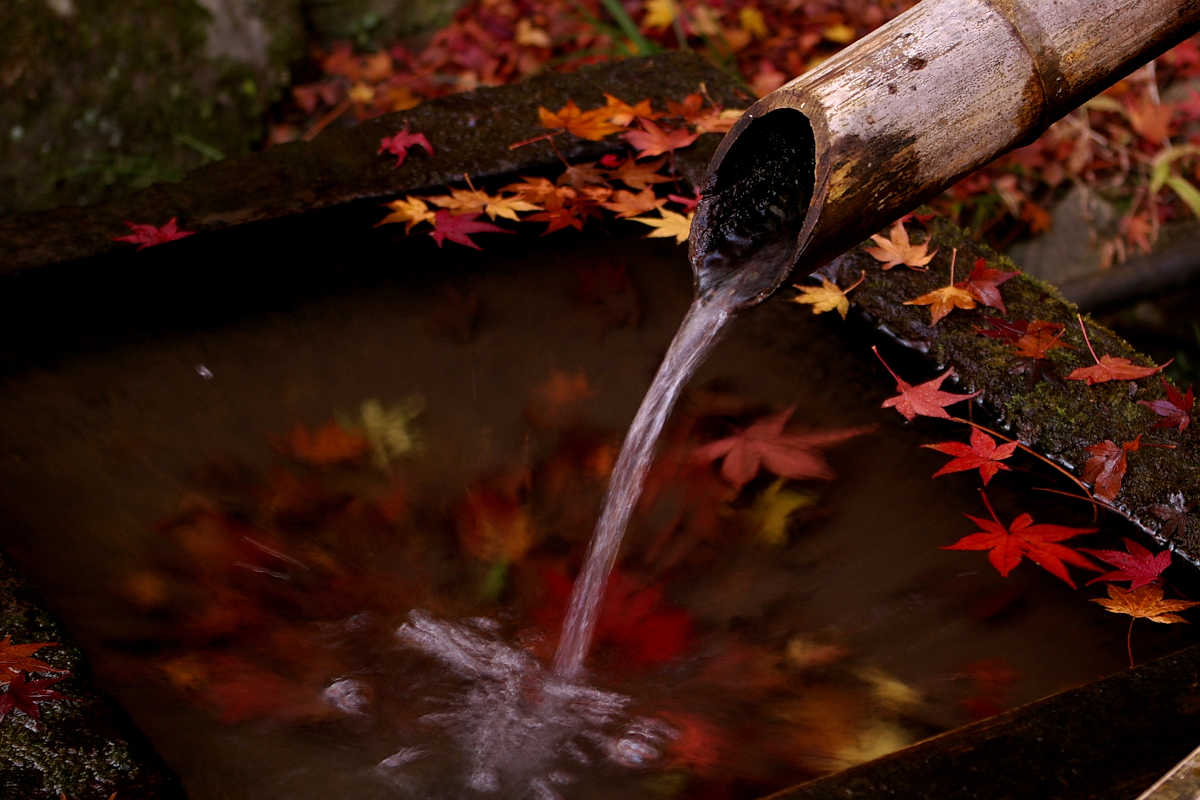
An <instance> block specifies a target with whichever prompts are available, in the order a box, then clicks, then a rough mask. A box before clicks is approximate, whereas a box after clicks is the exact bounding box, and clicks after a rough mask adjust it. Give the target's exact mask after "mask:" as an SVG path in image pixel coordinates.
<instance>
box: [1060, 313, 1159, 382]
mask: <svg viewBox="0 0 1200 800" xmlns="http://www.w3.org/2000/svg"><path fill="white" fill-rule="evenodd" d="M1079 327H1080V329H1082V330H1083V341H1084V342H1086V343H1087V347H1088V351H1089V352H1090V353H1091V354H1092V358H1094V359H1096V366H1094V367H1079V368H1078V369H1076V370H1075V371H1074V372H1072V373H1071V374H1070V375H1068V376H1067V380H1069V381H1086V382H1087V385H1088V386H1091V385H1093V384H1097V383H1104V382H1106V381H1133V380H1137V379H1138V378H1145V377H1147V376H1149V375H1153V374H1154V373H1156V372H1162V371H1163V370H1164V369H1166V368H1167V364H1170V363H1171V362H1170V361H1168V362H1167V363H1166V364H1163V365H1162V366H1161V367H1139V366H1137V365H1136V364H1134V363H1133V362H1131V361H1130V360H1129V359H1127V358H1115V357H1113V356H1110V355H1107V354H1106V355H1103V356H1100V357H1098V358H1097V356H1096V351H1095V350H1093V349H1092V340H1091V339H1089V338H1088V333H1087V328H1085V327H1084V326H1083V317H1082V316H1080V317H1079ZM1173 360H1174V359H1172V361H1173Z"/></svg>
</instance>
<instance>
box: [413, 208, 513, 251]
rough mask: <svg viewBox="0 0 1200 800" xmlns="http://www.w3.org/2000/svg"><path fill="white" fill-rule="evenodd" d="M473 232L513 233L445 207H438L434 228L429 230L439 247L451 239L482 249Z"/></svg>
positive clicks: (456, 242)
mask: <svg viewBox="0 0 1200 800" xmlns="http://www.w3.org/2000/svg"><path fill="white" fill-rule="evenodd" d="M472 233H512V231H507V230H505V229H504V228H501V227H500V226H499V225H493V224H492V223H490V222H484V221H483V220H480V219H476V218H475V217H465V216H459V215H458V214H452V213H450V212H449V211H447V210H446V209H444V208H442V209H438V212H437V214H436V215H435V216H434V218H433V230H431V231H429V235H430V236H432V237H433V240H434V241H435V242H437V246H438V247H441V246H442V242H443V241H445V240H446V239H449V240H450V241H452V242H454V243H455V244H461V245H464V246H465V247H470V248H471V249H473V250H482V249H483V248H482V247H480V246H479V245H477V244H475V242H474V241H472V240H471V234H472Z"/></svg>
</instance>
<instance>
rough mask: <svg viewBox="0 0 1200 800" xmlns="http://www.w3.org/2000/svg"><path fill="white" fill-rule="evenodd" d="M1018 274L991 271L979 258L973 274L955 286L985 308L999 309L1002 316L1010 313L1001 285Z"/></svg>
mask: <svg viewBox="0 0 1200 800" xmlns="http://www.w3.org/2000/svg"><path fill="white" fill-rule="evenodd" d="M1016 274H1017V273H1015V272H1004V271H1002V270H998V269H991V268H990V267H988V265H987V262H986V261H985V260H984V259H982V258H977V259H975V267H974V268H973V269H972V270H971V274H970V275H969V276H967V279H966V280H965V281H962V282H961V283H957V284H955V286H956V287H958V288H960V289H966V290H967V292H968V294H970V295H971V296H972V297H974V298H975V299H976V300H978V301H979V302H981V303H983V304H984V305H985V306H991V307H992V308H997V309H999V310H1000V313H1001V314H1007V313H1008V311H1007V310H1006V309H1005V308H1004V298H1002V297H1001V296H1000V284H1002V283H1004V282H1005V281H1006V280H1008V279H1009V278H1011V277H1013V276H1014V275H1016Z"/></svg>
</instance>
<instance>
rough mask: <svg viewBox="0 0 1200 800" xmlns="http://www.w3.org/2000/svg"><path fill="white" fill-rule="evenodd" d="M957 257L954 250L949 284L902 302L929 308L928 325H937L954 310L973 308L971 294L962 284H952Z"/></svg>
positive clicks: (973, 301)
mask: <svg viewBox="0 0 1200 800" xmlns="http://www.w3.org/2000/svg"><path fill="white" fill-rule="evenodd" d="M957 257H958V250H957V249H956V250H955V251H954V253H953V254H952V255H951V256H950V282H949V283H948V284H946V285H945V286H943V287H941V288H940V289H934V290H933V291H932V292H929V293H928V294H923V295H921V296H920V297H914V298H913V299H912V300H905V301H904V305H906V306H929V316H930V317H931V319H930V322H929V324H930V325H937V324H938V322H939V321H940V320H941V319H942V317H944V316H946V315H947V314H949V313H950V312H951V311H953V310H954V309H956V308H963V309H967V308H974V307H975V298H974V296H972V294H971V292H969V291H968V290H967V289H966V287H965V286H964V285H963V284H962V283H955V282H954V261H955V259H956V258H957Z"/></svg>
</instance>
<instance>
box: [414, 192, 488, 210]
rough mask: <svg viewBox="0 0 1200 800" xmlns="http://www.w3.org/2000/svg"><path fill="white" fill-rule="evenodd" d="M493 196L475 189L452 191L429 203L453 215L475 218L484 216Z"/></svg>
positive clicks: (431, 199) (432, 198) (432, 199)
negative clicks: (478, 215)
mask: <svg viewBox="0 0 1200 800" xmlns="http://www.w3.org/2000/svg"><path fill="white" fill-rule="evenodd" d="M491 199H492V198H491V195H489V194H488V193H487V192H481V191H479V190H478V189H475V188H469V189H451V190H450V194H439V195H434V196H433V197H430V198H429V202H431V203H433V204H434V205H435V206H437V207H438V208H444V209H446V210H447V211H449V212H450V213H451V214H466V215H471V216H474V215H475V214H482V213H483V209H484V207H486V206H487V204H488V201H489V200H491Z"/></svg>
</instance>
